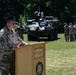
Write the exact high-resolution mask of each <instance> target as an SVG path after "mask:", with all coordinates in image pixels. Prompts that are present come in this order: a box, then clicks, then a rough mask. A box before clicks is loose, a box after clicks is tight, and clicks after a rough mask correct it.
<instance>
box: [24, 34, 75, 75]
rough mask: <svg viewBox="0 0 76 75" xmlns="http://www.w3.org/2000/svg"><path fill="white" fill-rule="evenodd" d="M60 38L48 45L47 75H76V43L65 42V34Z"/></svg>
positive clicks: (59, 36) (60, 35)
mask: <svg viewBox="0 0 76 75" xmlns="http://www.w3.org/2000/svg"><path fill="white" fill-rule="evenodd" d="M58 38H59V39H58V40H55V41H50V42H48V43H47V44H46V75H76V42H65V40H64V35H63V34H59V35H58ZM25 41H27V38H25ZM27 42H28V41H27Z"/></svg>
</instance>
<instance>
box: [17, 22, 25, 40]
mask: <svg viewBox="0 0 76 75" xmlns="http://www.w3.org/2000/svg"><path fill="white" fill-rule="evenodd" d="M24 32H25V28H24V27H23V24H22V22H20V23H19V27H18V34H19V36H20V38H21V39H22V40H24V37H23V34H24Z"/></svg>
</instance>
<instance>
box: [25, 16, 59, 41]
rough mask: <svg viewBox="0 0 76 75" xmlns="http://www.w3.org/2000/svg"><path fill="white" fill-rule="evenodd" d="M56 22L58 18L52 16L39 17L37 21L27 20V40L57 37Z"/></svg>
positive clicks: (53, 38)
mask: <svg viewBox="0 0 76 75" xmlns="http://www.w3.org/2000/svg"><path fill="white" fill-rule="evenodd" d="M58 23H59V20H58V19H57V18H54V17H53V16H45V19H42V18H40V19H39V21H35V19H33V20H27V26H26V28H27V29H28V40H29V41H31V40H32V41H34V40H36V41H39V40H41V39H47V40H55V39H57V34H58V33H57V31H58Z"/></svg>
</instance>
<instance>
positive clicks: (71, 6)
mask: <svg viewBox="0 0 76 75" xmlns="http://www.w3.org/2000/svg"><path fill="white" fill-rule="evenodd" d="M35 11H41V12H44V14H45V15H52V16H55V17H58V19H59V20H60V22H61V24H62V23H64V22H67V23H69V22H75V21H76V0H0V24H1V23H2V22H3V17H5V16H7V15H9V14H10V15H14V16H16V18H17V19H19V17H20V15H22V16H24V17H25V20H27V19H31V18H33V17H34V14H33V13H34V12H35ZM1 26H2V25H1Z"/></svg>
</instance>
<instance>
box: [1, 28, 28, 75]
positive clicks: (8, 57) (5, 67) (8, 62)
mask: <svg viewBox="0 0 76 75" xmlns="http://www.w3.org/2000/svg"><path fill="white" fill-rule="evenodd" d="M16 41H20V42H21V45H26V44H27V43H25V42H24V41H22V39H21V38H20V37H19V36H18V34H17V33H16V32H15V31H14V30H13V29H12V30H11V31H10V30H8V29H7V27H4V28H3V29H2V30H1V31H0V70H1V75H9V74H10V75H15V61H14V60H15V51H14V48H16V46H15V45H14V42H16Z"/></svg>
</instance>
